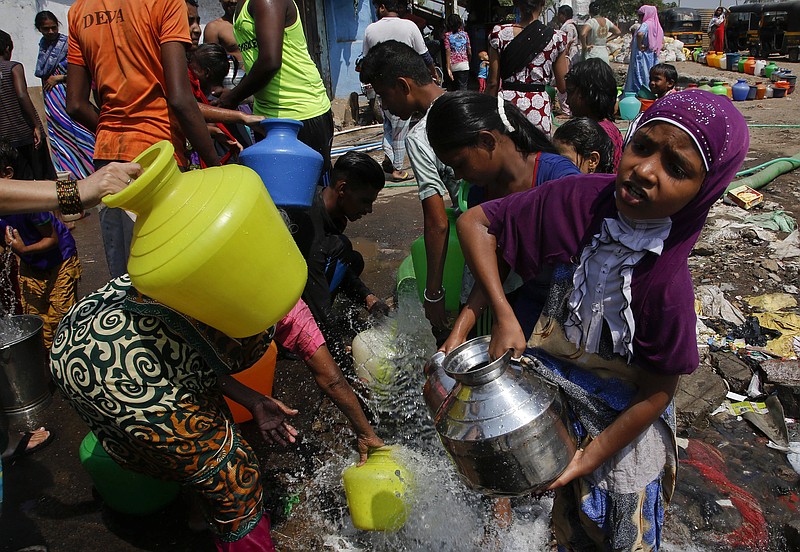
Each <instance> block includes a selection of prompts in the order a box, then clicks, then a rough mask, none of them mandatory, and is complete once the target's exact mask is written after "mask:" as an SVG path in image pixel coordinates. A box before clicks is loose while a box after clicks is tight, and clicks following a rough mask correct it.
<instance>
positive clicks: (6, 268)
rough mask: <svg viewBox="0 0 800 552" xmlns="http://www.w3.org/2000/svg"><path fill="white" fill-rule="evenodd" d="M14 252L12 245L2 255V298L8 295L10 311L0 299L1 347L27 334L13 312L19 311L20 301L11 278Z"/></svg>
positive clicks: (0, 282) (0, 278) (0, 294)
mask: <svg viewBox="0 0 800 552" xmlns="http://www.w3.org/2000/svg"><path fill="white" fill-rule="evenodd" d="M12 255H13V252H12V251H11V248H10V247H6V248H5V249H4V250H3V252H2V255H0V298H2V297H8V302H9V309H10V310H9V311H6V310H5V305H4V304H3V301H2V300H0V348H3V347H6V346H7V345H9V344H12V343H15V342H17V341H19V340H21V339H22V338H24V337H25V336H26V332H25V331H23V329H22V327H21V326H20V324H19V322H18V320H17V319H15V318H14V316H13V313H15V312H17V308H18V306H19V303H18V302H17V295H16V293H14V281H13V280H12V279H11V270H12V268H13V266H14V265H13V262H14V258H13V256H12Z"/></svg>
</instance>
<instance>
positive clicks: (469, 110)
mask: <svg viewBox="0 0 800 552" xmlns="http://www.w3.org/2000/svg"><path fill="white" fill-rule="evenodd" d="M497 102H498V100H497V98H495V97H494V96H489V95H487V94H481V93H479V92H468V91H463V90H462V91H459V92H448V93H446V94H444V95H442V96H440V97H439V98H438V99H437V100H436V101H435V102H434V103H433V105H432V106H431V109H430V111H428V140H429V141H430V143H431V145H432V146H433V147H434V148H436V149H438V150H440V151H452V150H454V149H457V148H463V147H471V146H475V145H476V144H477V143H478V133H480V131H482V130H487V131H491V130H496V131H498V132H500V133H501V134H505V135H506V136H508V137H509V138H511V140H512V141H513V142H514V145H515V146H516V147H517V150H518V151H519V152H521V153H522V154H523V155H524V156H527V155H528V154H529V153H535V152H537V151H542V152H546V153H555V152H556V149H555V148H554V147H553V144H552V143H551V142H550V140H549V139H548V137H547V135H546V134H545V133H544V132H542V131H541V130H539V129H538V128H536V127H535V126H533V123H531V122H530V121H529V120H528V118H527V117H525V115H524V114H523V113H522V112H521V111H520V110H519V109H517V107H516V106H515V105H514V104H512V103H511V102H505V103H504V111H505V113H506V118H507V119H508V122H509V123H510V125H511V126H512V127H514V132H509V130H508V129H507V128H506V125H505V124H504V123H503V121H502V119H500V113H499V111H498V108H497Z"/></svg>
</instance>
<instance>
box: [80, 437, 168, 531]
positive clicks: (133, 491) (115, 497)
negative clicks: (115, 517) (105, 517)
mask: <svg viewBox="0 0 800 552" xmlns="http://www.w3.org/2000/svg"><path fill="white" fill-rule="evenodd" d="M78 454H79V456H80V459H81V464H82V465H83V467H84V469H85V470H86V471H87V472H89V475H90V476H91V478H92V483H94V488H95V489H97V492H98V493H99V494H100V496H101V497H102V498H103V500H104V501H105V503H106V504H108V507H109V508H111V509H112V510H116V511H117V512H121V513H123V514H133V515H138V516H144V515H148V514H152V513H155V512H158V511H160V510H162V509H163V508H164V507H165V506H167V504H169V503H170V502H172V501H173V500H175V498H176V497H177V496H178V492H179V491H180V485H179V484H178V483H176V482H174V481H161V480H160V479H154V478H152V477H149V476H147V475H144V474H141V473H136V472H132V471H130V470H126V469H124V468H123V467H121V466H120V465H119V464H117V463H116V462H115V461H114V459H113V458H111V457H110V456H109V455H108V453H107V452H106V451H105V450H103V447H102V446H101V445H100V443H99V442H98V440H97V437H95V434H94V433H92V432H91V431H90V432H89V434H88V435H87V436H86V437H84V439H83V441H82V442H81V447H80V450H79V453H78Z"/></svg>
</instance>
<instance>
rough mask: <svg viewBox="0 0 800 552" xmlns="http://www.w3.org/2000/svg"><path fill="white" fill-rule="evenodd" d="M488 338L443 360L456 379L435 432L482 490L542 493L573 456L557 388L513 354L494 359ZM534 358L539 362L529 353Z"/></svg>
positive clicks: (469, 482)
mask: <svg viewBox="0 0 800 552" xmlns="http://www.w3.org/2000/svg"><path fill="white" fill-rule="evenodd" d="M488 348H489V339H488V338H478V339H474V340H471V341H468V342H466V343H464V344H463V345H461V346H460V347H458V348H457V349H454V350H453V351H451V353H450V354H449V355H447V357H445V359H444V361H443V366H444V372H445V373H446V375H447V376H450V377H452V378H453V379H454V380H455V381H456V386H455V387H454V388H453V390H452V391H451V392H450V393H449V395H447V397H446V398H445V400H444V402H443V403H442V405H441V407H440V408H439V410H438V413H437V414H436V419H435V424H436V431H437V432H438V433H439V437H440V439H441V441H442V444H443V445H444V448H445V449H446V450H447V452H448V454H449V455H450V457H451V458H452V460H453V462H454V463H455V465H456V468H457V469H458V472H459V475H460V476H461V478H462V479H463V480H464V481H465V482H466V484H467V485H468V486H469V487H471V488H472V489H475V490H477V491H480V492H482V493H484V494H487V495H492V496H518V495H523V494H528V493H531V492H537V491H541V490H543V489H544V488H546V487H547V485H549V484H550V483H552V482H553V481H554V480H555V479H556V478H557V477H558V476H559V475H561V473H562V472H563V471H564V469H566V467H567V465H568V464H569V462H570V460H572V457H573V456H574V455H575V449H576V446H575V437H574V434H573V432H572V426H571V424H570V423H569V420H568V418H567V412H566V404H565V402H564V400H563V398H562V396H561V393H560V391H559V390H558V388H556V387H554V386H553V385H551V384H550V383H547V382H545V381H544V380H542V379H541V378H540V377H539V376H537V375H536V374H534V373H533V372H532V371H530V370H527V369H525V370H524V369H523V368H522V366H521V365H520V364H519V363H517V362H514V361H512V360H511V351H509V352H508V353H506V355H504V356H503V357H502V358H500V359H497V360H495V361H491V359H490V358H489V354H488ZM533 362H538V361H536V360H535V359H533Z"/></svg>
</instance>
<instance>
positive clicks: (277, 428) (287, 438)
mask: <svg viewBox="0 0 800 552" xmlns="http://www.w3.org/2000/svg"><path fill="white" fill-rule="evenodd" d="M250 412H251V413H252V414H253V419H254V420H255V422H256V425H258V429H259V431H261V436H262V437H263V438H264V440H265V441H266V442H267V443H275V444H278V445H281V446H286V445H288V444H289V443H294V442H295V441H296V440H297V439H296V437H297V433H298V432H297V430H296V429H295V428H294V427H293V426H292V425H291V424H289V422H288V421H287V417H288V416H295V415H297V412H298V411H297V410H295V409H294V408H289V407H288V406H286V405H285V404H283V403H282V402H281V401H279V400H278V399H273V398H272V397H268V396H266V395H262V396H261V399H260V400H259V401H258V402H256V403H255V404H254V405H253V406H252V407H251V408H250Z"/></svg>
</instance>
